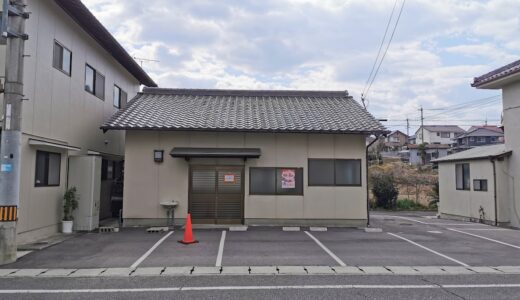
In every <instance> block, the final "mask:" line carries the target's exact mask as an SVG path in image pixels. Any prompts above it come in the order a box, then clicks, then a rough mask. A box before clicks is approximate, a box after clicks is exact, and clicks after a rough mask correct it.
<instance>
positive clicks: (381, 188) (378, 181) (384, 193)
mask: <svg viewBox="0 0 520 300" xmlns="http://www.w3.org/2000/svg"><path fill="white" fill-rule="evenodd" d="M371 179H372V193H373V194H374V197H376V205H377V206H378V207H383V208H386V209H390V208H395V206H396V201H397V196H399V191H398V190H397V185H396V183H395V179H394V176H393V175H391V174H386V173H380V174H374V175H372V178H371Z"/></svg>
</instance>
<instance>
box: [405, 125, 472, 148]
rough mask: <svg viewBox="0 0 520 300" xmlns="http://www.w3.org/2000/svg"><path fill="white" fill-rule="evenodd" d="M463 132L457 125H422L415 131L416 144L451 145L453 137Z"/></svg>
mask: <svg viewBox="0 0 520 300" xmlns="http://www.w3.org/2000/svg"><path fill="white" fill-rule="evenodd" d="M465 132H466V131H464V129H462V128H460V127H459V126H457V125H424V126H421V127H419V129H417V131H416V132H415V136H416V144H423V143H426V144H445V145H452V144H453V143H454V139H455V138H457V137H458V136H459V135H461V134H463V133H465ZM423 134H424V136H423Z"/></svg>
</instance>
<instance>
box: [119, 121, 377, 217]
mask: <svg viewBox="0 0 520 300" xmlns="http://www.w3.org/2000/svg"><path fill="white" fill-rule="evenodd" d="M173 147H247V148H257V147H258V148H261V151H262V155H261V157H260V158H259V159H248V160H247V161H246V162H245V178H244V182H245V199H244V201H245V218H246V222H247V223H266V222H267V223H269V222H270V220H272V223H280V222H279V221H280V220H287V222H289V223H290V222H293V223H294V222H299V221H300V220H302V219H306V220H322V221H323V220H325V221H323V222H327V220H328V221H330V223H331V224H332V223H338V224H339V223H342V221H346V220H351V221H352V220H354V222H353V223H352V224H354V223H355V224H357V225H359V224H362V223H364V222H365V220H366V216H367V212H366V169H365V137H364V136H362V135H326V134H323V135H319V134H268V133H202V132H191V133H188V132H164V131H163V132H153V131H128V132H127V135H126V152H125V190H124V204H123V217H124V218H125V220H126V221H127V224H139V223H140V220H141V223H150V222H151V223H153V222H154V221H153V220H154V219H157V222H158V223H159V224H162V220H161V221H159V219H162V218H164V217H165V212H164V210H163V209H162V208H161V206H160V204H159V203H160V202H163V201H172V200H175V201H179V203H180V205H179V208H178V209H177V210H176V217H177V218H180V219H183V218H185V216H186V213H187V208H188V174H189V164H222V165H226V164H244V161H243V160H242V159H227V160H213V159H192V160H190V161H189V162H187V161H186V160H184V159H182V158H172V157H170V156H169V155H168V153H169V152H170V151H171V149H172V148H173ZM153 150H164V151H165V160H164V162H163V163H159V164H158V163H155V162H154V161H153ZM308 158H350V159H361V160H362V186H361V187H309V186H307V160H308ZM249 167H303V168H304V171H303V174H304V195H303V196H258V195H249Z"/></svg>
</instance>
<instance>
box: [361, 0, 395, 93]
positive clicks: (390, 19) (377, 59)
mask: <svg viewBox="0 0 520 300" xmlns="http://www.w3.org/2000/svg"><path fill="white" fill-rule="evenodd" d="M397 1H398V0H395V2H394V7H393V8H392V13H391V14H390V17H389V18H388V23H387V24H386V29H385V34H384V35H383V39H382V40H381V44H380V45H379V50H377V55H376V59H375V60H374V64H373V65H372V70H370V74H369V75H368V78H367V81H366V82H365V86H364V87H363V92H362V93H361V95H363V94H365V90H366V88H367V86H368V83H369V82H370V79H371V78H372V74H374V70H375V68H376V65H377V62H378V61H379V55H381V50H382V49H383V45H384V44H385V40H386V35H387V34H388V28H390V23H392V18H393V17H394V12H395V7H396V6H397Z"/></svg>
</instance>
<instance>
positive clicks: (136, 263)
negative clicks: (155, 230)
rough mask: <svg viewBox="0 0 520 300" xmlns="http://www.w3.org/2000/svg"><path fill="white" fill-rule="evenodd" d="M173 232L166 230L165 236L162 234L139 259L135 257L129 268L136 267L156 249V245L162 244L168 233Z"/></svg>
mask: <svg viewBox="0 0 520 300" xmlns="http://www.w3.org/2000/svg"><path fill="white" fill-rule="evenodd" d="M172 234H173V231H170V232H168V233H167V234H166V235H165V236H163V237H162V238H161V239H160V240H159V241H157V243H155V245H153V246H152V248H150V249H149V250H148V251H146V253H145V254H143V256H141V257H139V259H137V260H136V261H135V262H134V263H133V264H132V265H131V266H130V268H131V269H135V268H137V267H138V266H139V265H140V264H141V263H142V262H143V261H144V260H145V259H146V258H147V257H148V256H150V254H152V252H153V251H154V250H155V249H157V247H159V245H161V244H162V242H164V241H165V240H166V239H167V238H168V237H169V236H170V235H172Z"/></svg>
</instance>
